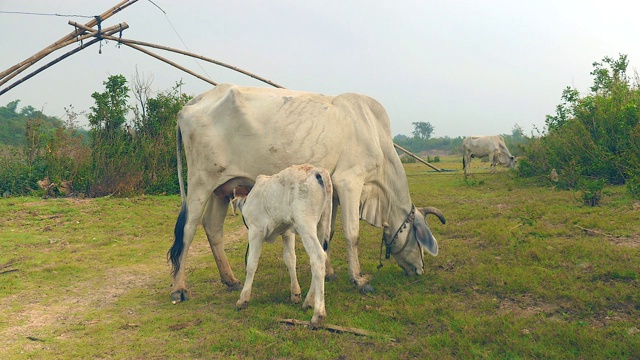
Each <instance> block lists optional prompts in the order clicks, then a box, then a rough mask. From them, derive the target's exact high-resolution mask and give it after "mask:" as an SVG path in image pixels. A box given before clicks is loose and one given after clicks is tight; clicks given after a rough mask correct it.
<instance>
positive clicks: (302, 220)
mask: <svg viewBox="0 0 640 360" xmlns="http://www.w3.org/2000/svg"><path fill="white" fill-rule="evenodd" d="M238 188H241V187H240V186H239V187H237V188H236V189H238ZM332 198H333V189H332V185H331V178H330V177H329V172H328V171H327V170H325V169H322V168H317V167H313V166H311V165H309V164H304V165H294V166H291V167H288V168H286V169H284V170H282V171H281V172H279V173H277V174H275V175H273V176H266V175H260V176H258V178H257V179H256V184H255V185H254V186H253V188H251V191H250V192H249V195H248V196H246V197H244V196H242V195H238V207H239V208H240V211H241V212H242V216H243V218H244V221H245V224H246V226H247V228H248V229H249V251H248V254H247V278H246V280H245V282H244V288H243V289H242V293H240V299H239V300H238V302H237V303H236V307H237V308H238V309H244V308H246V307H247V305H248V302H249V299H250V298H251V286H252V284H253V277H254V275H255V273H256V269H257V268H258V260H259V259H260V252H261V250H262V244H263V243H264V242H265V241H266V242H268V243H272V242H273V241H275V239H276V238H277V237H278V235H282V239H283V240H284V254H283V258H284V262H285V264H286V265H287V268H288V269H289V276H290V278H291V301H293V302H294V303H298V302H300V299H301V295H300V284H299V283H298V277H297V275H296V254H295V244H294V242H295V235H294V234H293V232H292V230H294V231H295V232H296V233H298V234H299V235H300V238H302V244H303V245H304V248H305V250H306V251H307V253H308V254H309V262H310V264H311V275H312V278H311V286H310V288H309V292H308V293H307V297H306V298H305V300H304V303H303V304H302V307H303V308H304V309H307V308H309V307H313V309H314V310H313V317H312V318H311V325H312V326H314V327H317V326H320V325H321V324H322V321H323V320H324V318H325V316H326V315H327V312H326V310H325V305H324V272H325V261H326V259H327V255H326V254H325V250H324V249H327V248H328V244H329V236H330V234H331V209H332V206H333V205H332V202H333V201H332Z"/></svg>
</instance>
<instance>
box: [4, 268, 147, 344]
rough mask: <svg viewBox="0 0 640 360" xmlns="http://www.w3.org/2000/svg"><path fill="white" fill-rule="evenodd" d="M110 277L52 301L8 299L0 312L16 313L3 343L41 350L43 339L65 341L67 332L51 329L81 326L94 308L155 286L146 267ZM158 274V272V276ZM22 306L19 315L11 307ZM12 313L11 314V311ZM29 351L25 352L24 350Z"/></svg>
mask: <svg viewBox="0 0 640 360" xmlns="http://www.w3.org/2000/svg"><path fill="white" fill-rule="evenodd" d="M109 273H110V276H108V277H107V278H104V279H100V280H91V281H85V282H81V283H76V284H74V286H73V288H70V289H60V291H58V292H57V294H58V295H59V297H57V298H55V299H52V298H50V297H48V296H46V295H41V294H38V293H31V294H20V295H13V296H9V297H7V298H5V299H2V301H1V302H0V311H2V312H11V313H15V314H16V316H15V317H14V318H13V319H11V322H10V324H9V326H8V327H6V328H4V329H2V330H0V339H2V340H0V343H5V344H7V345H9V344H12V343H15V342H16V341H18V340H21V339H25V338H27V339H30V340H32V341H31V342H30V344H31V345H32V346H33V347H34V348H42V347H43V346H44V344H43V343H44V341H43V340H42V339H45V338H50V337H51V336H52V335H54V336H56V337H58V338H65V334H64V331H62V332H61V333H56V334H51V327H56V328H58V329H60V327H61V325H65V324H82V323H83V321H84V318H85V316H86V314H87V312H88V311H89V310H90V309H92V308H99V307H105V306H109V305H111V304H113V303H114V302H115V301H117V300H118V299H119V298H120V297H121V296H123V295H124V294H126V293H127V292H128V291H130V290H132V289H140V288H149V287H152V286H156V285H155V283H156V280H155V274H154V276H152V274H153V272H152V270H151V269H149V268H147V267H143V266H132V267H126V268H118V269H111V270H109ZM156 273H157V272H156ZM16 302H19V303H21V305H22V309H21V310H20V311H18V312H15V311H14V310H11V307H12V304H15V303H16ZM10 310H11V311H10ZM25 350H26V349H25Z"/></svg>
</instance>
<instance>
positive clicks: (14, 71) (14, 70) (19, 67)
mask: <svg viewBox="0 0 640 360" xmlns="http://www.w3.org/2000/svg"><path fill="white" fill-rule="evenodd" d="M137 1H138V0H123V1H121V2H120V3H118V4H117V5H116V6H114V7H112V8H111V9H109V10H107V11H105V12H103V13H102V14H101V15H100V20H101V21H104V20H106V19H108V18H110V17H111V16H113V15H114V14H116V13H118V12H120V11H122V10H123V9H125V8H126V7H128V6H130V5H133V4H134V3H136V2H137ZM97 24H98V20H97V19H93V20H91V21H89V22H88V23H86V24H85V26H88V27H94V26H96V25H97ZM77 35H78V34H77V33H76V32H75V31H72V32H70V33H69V34H67V35H66V36H64V37H62V38H60V39H59V40H58V41H56V42H54V43H53V44H51V45H49V46H47V47H46V48H44V49H43V50H41V51H39V52H38V53H36V54H35V55H33V56H31V57H29V58H27V59H26V60H24V61H22V62H19V63H18V64H16V65H14V66H12V67H10V68H9V69H7V70H5V71H3V72H2V73H0V80H1V81H0V85H2V84H4V83H6V82H7V81H9V80H11V79H12V78H13V77H15V76H16V75H18V74H19V73H21V72H22V71H24V70H25V69H27V68H28V67H30V66H31V65H33V64H35V63H36V62H38V61H40V60H41V59H42V58H44V57H45V56H47V55H49V54H51V53H52V52H54V51H56V50H58V49H60V48H62V47H64V46H66V45H68V42H69V41H70V40H74V38H75V37H76V36H77ZM9 75H10V76H9ZM8 76H9V78H8V79H5V78H6V77H8Z"/></svg>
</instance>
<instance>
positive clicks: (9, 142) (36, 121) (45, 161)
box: [0, 55, 640, 197]
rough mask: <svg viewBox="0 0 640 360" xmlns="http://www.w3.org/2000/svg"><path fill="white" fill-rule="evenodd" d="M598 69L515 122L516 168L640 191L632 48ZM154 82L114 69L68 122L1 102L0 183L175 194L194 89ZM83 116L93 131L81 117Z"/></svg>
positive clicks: (5, 188)
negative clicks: (180, 131)
mask: <svg viewBox="0 0 640 360" xmlns="http://www.w3.org/2000/svg"><path fill="white" fill-rule="evenodd" d="M593 68H594V69H593V71H592V72H591V75H592V76H593V79H594V80H593V81H594V83H593V86H591V88H590V91H589V93H587V94H586V95H583V96H581V94H580V93H579V92H578V90H576V89H574V88H570V87H567V88H566V89H565V90H564V91H563V92H562V96H561V103H560V104H559V105H558V106H557V107H556V113H555V114H554V115H547V117H546V121H545V129H544V130H542V131H538V134H535V135H533V134H532V136H525V135H524V134H523V132H522V129H521V128H520V127H519V126H518V125H515V126H514V128H513V129H512V132H511V134H503V136H504V137H505V141H506V142H507V146H508V147H509V149H510V150H511V152H512V154H514V155H516V156H518V158H519V160H518V167H517V171H516V173H517V175H518V176H521V177H539V178H546V177H548V176H549V174H550V172H551V171H552V169H555V173H556V174H558V182H557V184H556V186H559V187H561V188H566V189H575V188H579V189H583V190H585V191H590V192H592V193H597V192H598V191H601V189H602V188H603V187H604V186H605V185H607V184H624V185H626V186H627V188H628V189H629V191H630V192H631V193H632V194H633V195H634V196H637V197H640V124H639V122H638V119H639V118H640V87H639V83H640V81H639V80H638V79H639V78H638V75H637V73H636V74H634V76H629V75H628V59H627V56H626V55H619V57H618V58H611V57H604V58H603V60H602V61H600V62H594V63H593ZM151 82H152V78H146V79H145V78H142V77H141V76H139V75H138V74H136V75H135V76H134V78H133V80H132V82H131V84H129V83H128V82H127V80H126V78H125V77H124V76H122V75H114V76H110V77H109V78H108V79H107V80H106V81H105V82H104V86H105V88H104V90H103V91H102V92H94V93H93V94H92V95H91V96H92V98H93V99H94V102H95V104H94V106H92V107H91V109H90V110H89V111H87V112H86V113H85V112H80V113H78V112H75V110H74V109H73V107H71V108H69V109H65V110H66V120H65V121H62V120H60V119H57V118H54V117H49V116H46V115H45V114H43V113H42V112H41V111H38V110H36V109H34V108H33V107H31V106H26V107H24V108H22V109H21V110H20V111H18V109H17V108H18V103H19V102H18V101H14V102H11V103H9V104H7V105H6V106H4V107H0V122H2V126H0V144H2V145H0V153H1V154H2V156H1V157H0V191H1V192H2V193H3V194H4V195H5V196H6V195H8V194H13V195H28V194H32V193H34V192H38V191H43V190H42V189H40V187H39V185H38V181H39V180H43V179H50V181H51V182H52V183H57V184H61V183H62V182H70V183H72V184H73V191H74V192H75V193H76V194H82V195H85V196H90V197H95V196H104V195H110V194H114V195H133V194H176V193H178V190H179V188H178V180H177V173H176V168H177V166H176V152H175V125H176V118H177V113H178V112H179V111H180V109H181V108H182V107H183V106H184V105H185V104H186V103H187V102H188V101H189V100H190V96H188V95H186V94H185V93H183V92H182V91H181V87H182V83H176V84H175V86H174V87H172V88H171V89H169V90H165V91H161V92H159V93H157V94H156V95H155V96H151V91H150V88H151V87H150V85H151ZM130 86H131V87H132V88H130ZM131 102H133V103H134V105H131V104H130V103H131ZM83 115H84V116H86V117H87V118H88V119H89V130H88V131H85V130H83V129H81V128H80V127H79V126H78V125H77V124H78V117H79V116H83ZM413 125H414V131H413V133H412V135H413V136H407V135H396V136H395V137H394V139H393V140H394V142H395V143H396V144H398V145H400V146H402V147H404V148H406V149H408V150H410V151H412V152H414V153H420V152H422V151H429V150H441V151H446V152H448V153H451V154H460V153H461V152H462V140H463V137H456V138H450V137H446V136H445V137H441V138H432V137H431V135H432V134H433V132H434V130H435V128H434V127H433V125H431V124H430V123H428V122H414V123H413Z"/></svg>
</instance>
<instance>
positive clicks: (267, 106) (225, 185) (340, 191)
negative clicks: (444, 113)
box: [168, 84, 444, 302]
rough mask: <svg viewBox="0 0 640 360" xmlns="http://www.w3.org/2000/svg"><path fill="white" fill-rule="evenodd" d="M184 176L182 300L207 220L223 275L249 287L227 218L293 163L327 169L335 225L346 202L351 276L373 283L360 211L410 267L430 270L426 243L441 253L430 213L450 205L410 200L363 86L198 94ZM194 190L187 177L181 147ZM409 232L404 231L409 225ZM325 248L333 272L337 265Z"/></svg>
mask: <svg viewBox="0 0 640 360" xmlns="http://www.w3.org/2000/svg"><path fill="white" fill-rule="evenodd" d="M176 140H177V146H176V149H177V162H178V180H179V183H180V194H181V196H182V209H181V211H180V215H179V216H178V220H177V221H176V226H175V230H174V234H175V239H174V242H173V245H172V246H171V248H170V249H169V252H168V258H169V260H170V261H171V263H172V266H173V271H172V274H173V287H172V290H171V298H172V300H173V301H174V302H179V301H182V300H186V299H187V298H188V296H187V293H188V292H187V288H186V281H185V269H186V260H187V253H188V250H189V246H191V242H192V241H193V237H194V235H195V232H196V228H197V226H198V224H199V223H201V222H202V225H203V227H204V229H205V232H206V234H207V239H208V241H209V245H210V246H211V250H212V252H213V256H214V259H215V261H216V265H217V267H218V271H219V272H220V278H221V280H222V282H223V283H224V284H226V285H227V286H228V287H229V288H231V289H237V288H240V287H241V284H240V282H239V281H238V280H237V279H236V278H235V276H234V275H233V271H232V270H231V267H230V266H229V261H228V260H227V256H226V254H225V252H224V241H223V237H222V235H223V222H224V219H225V217H226V214H227V212H228V208H229V199H230V197H231V195H232V191H233V189H234V188H235V187H236V186H238V185H246V186H252V185H253V184H254V182H255V179H256V178H257V177H258V175H260V174H265V175H271V174H275V173H277V172H279V171H281V170H283V169H285V168H286V167H289V166H291V165H294V164H304V163H308V164H311V165H313V166H317V167H322V168H325V169H327V171H329V173H330V174H331V180H332V183H333V187H334V200H333V211H332V221H331V227H332V231H333V229H334V227H335V217H336V213H337V211H336V207H337V206H338V204H339V205H340V206H341V208H342V209H341V210H342V211H341V214H342V226H343V229H344V237H345V241H346V248H347V260H348V264H349V276H350V278H351V281H352V282H353V284H355V286H356V288H357V289H359V290H360V291H364V292H366V291H373V288H372V287H371V285H369V284H368V279H367V278H366V277H365V276H363V274H362V272H361V270H360V262H359V260H358V241H359V219H363V220H365V221H367V222H368V223H369V224H371V225H373V226H376V227H382V228H383V241H384V242H385V245H386V248H387V254H389V255H393V256H394V257H395V259H396V262H397V263H398V265H400V267H402V269H404V271H405V273H406V274H407V275H416V274H417V275H420V274H422V273H424V257H423V249H425V250H426V251H427V252H428V253H429V254H431V255H434V256H435V255H437V254H438V243H437V242H436V239H435V238H434V236H433V234H432V233H431V230H430V229H429V226H428V225H427V222H426V219H425V216H426V215H427V214H428V213H431V214H435V215H436V216H438V217H439V218H440V219H441V221H443V222H444V216H443V215H442V212H440V211H439V210H437V209H434V208H418V207H415V206H414V205H413V204H412V202H411V197H410V195H409V185H408V182H407V177H406V174H405V172H404V168H403V167H402V163H400V158H399V157H398V154H397V153H396V150H395V148H394V147H393V140H392V138H391V127H390V124H389V118H388V116H387V113H386V111H385V110H384V108H383V107H382V105H380V103H378V102H377V101H376V100H374V99H372V98H370V97H368V96H365V95H359V94H342V95H338V96H328V95H322V94H315V93H309V92H301V91H294V90H287V89H274V88H261V87H244V86H237V85H232V84H220V85H217V86H216V87H215V88H213V89H212V90H210V91H208V92H205V93H203V94H201V95H198V96H196V97H195V98H193V99H192V100H191V101H189V103H188V104H187V105H186V106H185V107H184V108H183V109H182V110H181V111H180V113H179V114H178V125H177V129H176ZM183 143H184V151H185V157H186V160H187V165H188V166H187V167H188V173H187V176H188V178H187V180H188V188H189V193H188V194H187V195H185V186H184V181H183V179H182V153H181V149H182V145H183ZM403 230H404V231H403ZM328 255H329V254H327V262H326V265H325V266H326V271H325V272H326V275H327V276H332V275H333V269H332V267H331V263H330V261H329V256H328Z"/></svg>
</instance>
